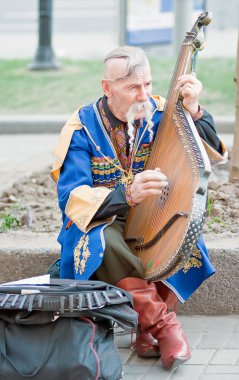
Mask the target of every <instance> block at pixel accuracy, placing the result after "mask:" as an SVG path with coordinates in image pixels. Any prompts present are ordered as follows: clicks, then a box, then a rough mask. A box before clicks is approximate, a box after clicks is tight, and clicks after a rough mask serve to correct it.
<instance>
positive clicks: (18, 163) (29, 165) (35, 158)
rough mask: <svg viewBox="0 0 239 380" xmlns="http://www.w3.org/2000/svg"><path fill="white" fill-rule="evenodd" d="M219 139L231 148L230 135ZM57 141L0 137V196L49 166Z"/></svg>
mask: <svg viewBox="0 0 239 380" xmlns="http://www.w3.org/2000/svg"><path fill="white" fill-rule="evenodd" d="M221 137H222V138H223V141H224V142H225V144H226V145H227V146H232V141H233V136H232V135H231V134H224V135H221ZM57 139H58V134H9V135H7V134H6V135H4V134H3V135H0V194H1V192H2V191H4V190H6V189H7V188H9V187H10V186H12V184H13V183H14V182H15V181H17V180H18V179H20V178H22V177H24V176H28V175H30V174H31V173H32V172H33V171H39V170H43V169H45V168H46V167H47V166H49V165H51V164H52V162H53V158H54V156H53V153H52V152H53V149H54V146H55V144H56V142H57Z"/></svg>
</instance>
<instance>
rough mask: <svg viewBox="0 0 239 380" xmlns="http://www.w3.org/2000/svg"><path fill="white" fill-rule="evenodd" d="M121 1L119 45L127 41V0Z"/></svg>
mask: <svg viewBox="0 0 239 380" xmlns="http://www.w3.org/2000/svg"><path fill="white" fill-rule="evenodd" d="M118 1H119V3H118V4H119V45H121V46H122V45H125V43H126V33H127V31H126V28H127V0H118Z"/></svg>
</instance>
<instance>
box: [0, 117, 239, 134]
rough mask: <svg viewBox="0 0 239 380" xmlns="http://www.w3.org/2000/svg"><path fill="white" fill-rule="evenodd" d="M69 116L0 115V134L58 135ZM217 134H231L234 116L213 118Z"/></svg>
mask: <svg viewBox="0 0 239 380" xmlns="http://www.w3.org/2000/svg"><path fill="white" fill-rule="evenodd" d="M69 117H70V115H14V116H13V115H12V116H11V115H10V116H9V115H1V116H0V134H16V133H21V134H22V133H59V132H60V130H61V128H62V127H63V125H64V124H65V122H66V121H67V120H68V119H69ZM214 120H215V125H216V129H217V132H218V133H233V131H234V125H235V117H234V116H214Z"/></svg>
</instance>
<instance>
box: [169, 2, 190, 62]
mask: <svg viewBox="0 0 239 380" xmlns="http://www.w3.org/2000/svg"><path fill="white" fill-rule="evenodd" d="M192 11H193V1H192V0H175V1H174V29H173V48H174V49H173V50H174V54H175V55H178V52H179V49H180V46H181V44H182V42H183V39H184V36H185V33H186V32H187V31H188V30H190V29H191V27H192Z"/></svg>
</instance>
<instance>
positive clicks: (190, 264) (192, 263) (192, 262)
mask: <svg viewBox="0 0 239 380" xmlns="http://www.w3.org/2000/svg"><path fill="white" fill-rule="evenodd" d="M201 259H202V254H201V252H200V251H199V249H198V248H197V247H195V249H194V252H193V255H192V257H190V259H189V260H188V261H187V262H186V264H185V265H184V267H183V273H187V272H188V271H189V269H191V268H200V267H201V266H202V261H201Z"/></svg>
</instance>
